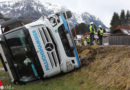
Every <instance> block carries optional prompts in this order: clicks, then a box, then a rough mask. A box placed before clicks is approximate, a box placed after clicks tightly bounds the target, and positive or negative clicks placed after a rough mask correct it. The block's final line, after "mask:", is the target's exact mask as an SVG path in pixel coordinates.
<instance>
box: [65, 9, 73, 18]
mask: <svg viewBox="0 0 130 90" xmlns="http://www.w3.org/2000/svg"><path fill="white" fill-rule="evenodd" d="M63 15H64V17H65V19H69V18H71V17H72V13H71V11H66V12H64V13H63Z"/></svg>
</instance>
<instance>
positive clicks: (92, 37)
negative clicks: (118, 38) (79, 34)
mask: <svg viewBox="0 0 130 90" xmlns="http://www.w3.org/2000/svg"><path fill="white" fill-rule="evenodd" d="M93 41H94V33H90V45H93Z"/></svg>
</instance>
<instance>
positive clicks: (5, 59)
mask: <svg viewBox="0 0 130 90" xmlns="http://www.w3.org/2000/svg"><path fill="white" fill-rule="evenodd" d="M71 16H72V15H71V12H70V11H67V12H62V13H57V14H54V15H50V16H48V17H41V18H40V19H38V20H37V21H34V22H32V23H29V24H26V25H24V24H23V23H22V22H21V21H19V20H10V21H7V22H5V23H3V24H2V25H1V31H2V34H1V35H0V58H1V60H2V63H3V66H4V68H5V71H7V72H8V73H9V76H10V78H11V80H12V82H13V83H15V84H20V83H27V82H31V81H35V80H39V79H44V78H48V77H52V76H54V75H57V74H59V73H61V72H63V73H66V72H70V71H72V70H74V69H75V68H79V67H80V62H79V58H78V54H77V51H76V47H75V44H74V41H73V36H72V34H71V31H70V29H69V26H68V23H67V20H68V19H69V18H71Z"/></svg>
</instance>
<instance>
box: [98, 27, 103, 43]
mask: <svg viewBox="0 0 130 90" xmlns="http://www.w3.org/2000/svg"><path fill="white" fill-rule="evenodd" d="M103 33H104V30H103V29H102V26H101V25H99V27H98V40H99V41H98V45H102V38H103Z"/></svg>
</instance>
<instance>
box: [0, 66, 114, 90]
mask: <svg viewBox="0 0 130 90" xmlns="http://www.w3.org/2000/svg"><path fill="white" fill-rule="evenodd" d="M85 70H86V68H85V67H84V68H82V69H79V70H76V71H73V72H71V73H67V74H63V75H58V76H56V77H53V78H50V79H45V80H44V81H36V82H32V83H28V84H26V85H14V84H13V83H11V81H10V79H9V77H8V74H7V73H5V72H0V80H2V81H3V83H4V86H7V85H8V86H11V87H13V88H14V90H104V88H103V87H101V86H99V85H98V84H97V83H96V82H95V81H94V80H93V79H88V78H87V72H86V71H85ZM4 76H6V78H4ZM1 77H3V78H1ZM111 90H112V88H111ZM113 90H115V89H113Z"/></svg>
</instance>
